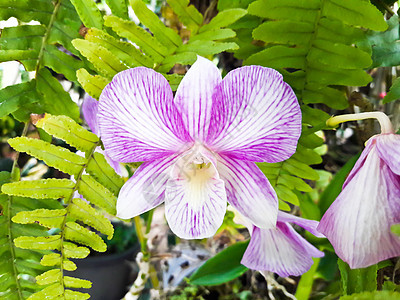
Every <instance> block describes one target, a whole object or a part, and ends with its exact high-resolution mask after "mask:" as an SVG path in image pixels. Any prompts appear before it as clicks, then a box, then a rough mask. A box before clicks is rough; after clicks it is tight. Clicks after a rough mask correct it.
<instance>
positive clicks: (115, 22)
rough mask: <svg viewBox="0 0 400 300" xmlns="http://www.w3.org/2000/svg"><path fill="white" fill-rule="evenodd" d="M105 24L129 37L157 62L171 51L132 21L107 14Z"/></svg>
mask: <svg viewBox="0 0 400 300" xmlns="http://www.w3.org/2000/svg"><path fill="white" fill-rule="evenodd" d="M104 21H105V22H104V24H105V25H106V26H108V27H111V28H112V29H113V30H114V31H115V32H116V33H117V34H118V35H119V36H121V37H124V38H127V39H129V40H131V41H132V42H134V43H135V44H136V45H138V46H139V47H140V49H141V50H142V51H143V52H144V53H145V54H146V55H148V56H150V57H151V58H153V60H154V62H155V63H159V62H161V61H162V60H163V59H164V58H165V57H166V56H167V55H168V54H169V53H170V52H169V50H168V49H167V48H166V47H165V46H163V45H162V44H161V43H160V42H159V41H158V40H157V39H156V38H155V37H153V36H152V35H151V34H150V33H148V32H147V31H146V30H144V29H143V28H141V27H139V26H138V25H136V24H135V23H134V22H132V21H127V20H123V19H120V18H117V17H115V16H105V17H104Z"/></svg>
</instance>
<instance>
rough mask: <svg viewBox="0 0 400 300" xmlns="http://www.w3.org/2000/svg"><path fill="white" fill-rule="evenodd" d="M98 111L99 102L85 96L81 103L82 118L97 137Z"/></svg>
mask: <svg viewBox="0 0 400 300" xmlns="http://www.w3.org/2000/svg"><path fill="white" fill-rule="evenodd" d="M98 111H99V101H97V100H96V99H94V98H92V97H90V96H89V95H86V96H85V98H84V99H83V103H82V113H83V117H84V119H85V121H86V123H87V124H88V126H89V128H90V130H91V131H92V132H93V133H94V134H95V135H99V125H98V122H97V113H98Z"/></svg>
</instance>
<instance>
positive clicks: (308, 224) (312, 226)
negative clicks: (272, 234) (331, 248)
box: [278, 211, 325, 238]
mask: <svg viewBox="0 0 400 300" xmlns="http://www.w3.org/2000/svg"><path fill="white" fill-rule="evenodd" d="M278 222H287V223H293V224H296V225H299V226H300V227H303V228H304V229H305V230H307V231H309V232H310V233H311V234H313V235H315V236H316V237H319V238H323V237H325V236H324V235H323V234H321V233H320V232H319V231H318V230H317V226H318V224H319V222H318V221H314V220H308V219H303V218H300V217H297V216H294V215H291V214H288V213H285V212H283V211H278Z"/></svg>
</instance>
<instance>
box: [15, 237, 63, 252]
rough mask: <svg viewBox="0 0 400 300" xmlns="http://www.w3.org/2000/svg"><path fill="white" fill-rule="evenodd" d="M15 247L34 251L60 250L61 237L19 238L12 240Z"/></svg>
mask: <svg viewBox="0 0 400 300" xmlns="http://www.w3.org/2000/svg"><path fill="white" fill-rule="evenodd" d="M14 243H15V246H17V247H19V248H22V249H36V250H60V247H61V236H60V235H52V236H40V237H31V236H20V237H17V238H16V239H15V240H14Z"/></svg>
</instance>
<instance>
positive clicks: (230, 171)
mask: <svg viewBox="0 0 400 300" xmlns="http://www.w3.org/2000/svg"><path fill="white" fill-rule="evenodd" d="M217 168H218V172H219V175H220V176H221V178H222V179H223V180H224V182H225V187H226V195H227V199H228V202H229V204H230V205H232V206H233V207H234V208H235V209H236V210H237V211H239V213H240V214H242V215H243V216H245V217H246V218H248V219H249V220H250V221H251V222H252V223H253V224H254V225H256V226H257V227H260V228H273V227H275V224H276V220H277V215H278V199H277V196H276V193H275V191H274V189H273V188H272V186H271V184H270V183H269V181H268V180H267V178H266V177H265V175H264V174H263V173H262V172H261V171H260V169H259V168H258V167H257V166H256V164H255V163H252V162H244V161H239V160H236V159H233V158H229V157H226V156H224V157H222V156H221V157H220V158H218V166H217Z"/></svg>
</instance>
